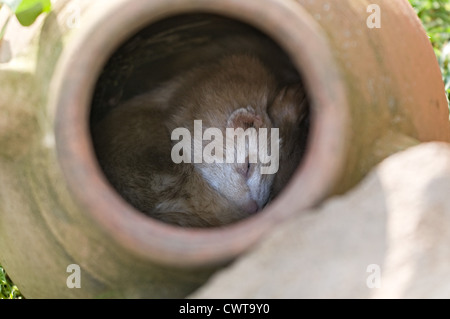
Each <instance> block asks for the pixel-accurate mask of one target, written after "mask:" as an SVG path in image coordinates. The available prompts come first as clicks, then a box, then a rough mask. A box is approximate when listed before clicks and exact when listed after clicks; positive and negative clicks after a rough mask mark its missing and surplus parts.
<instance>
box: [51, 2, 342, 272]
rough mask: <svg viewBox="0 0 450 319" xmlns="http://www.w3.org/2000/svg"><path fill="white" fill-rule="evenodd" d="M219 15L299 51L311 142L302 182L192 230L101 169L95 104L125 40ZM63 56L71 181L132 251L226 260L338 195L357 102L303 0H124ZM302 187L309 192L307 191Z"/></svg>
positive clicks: (61, 97) (62, 101) (206, 261)
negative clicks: (139, 203)
mask: <svg viewBox="0 0 450 319" xmlns="http://www.w3.org/2000/svg"><path fill="white" fill-rule="evenodd" d="M186 13H211V14H218V15H222V16H225V17H228V18H232V19H236V20H238V21H242V22H245V23H247V24H249V25H252V26H253V27H256V28H257V29H259V30H261V31H262V32H265V33H266V34H268V35H269V36H270V37H272V38H273V39H274V40H275V41H276V42H278V43H279V44H280V45H281V47H283V49H285V50H286V52H287V53H288V54H290V55H291V56H292V57H293V60H294V62H295V63H296V65H297V66H298V68H299V70H301V72H302V73H303V76H304V80H305V85H306V87H307V90H308V92H309V94H310V97H311V100H312V102H313V106H312V111H313V123H312V128H311V133H310V137H309V144H310V148H309V150H308V152H307V154H306V157H305V159H304V160H303V163H302V165H301V167H300V168H299V169H297V171H296V173H295V174H294V176H293V179H292V181H291V182H290V183H289V185H288V186H287V187H286V189H285V190H284V191H283V192H282V194H280V196H279V197H278V198H277V199H276V200H275V201H274V202H273V203H271V204H270V205H269V206H268V207H266V208H265V209H264V210H263V211H262V212H261V213H259V214H257V215H255V216H254V217H252V218H248V219H246V220H243V221H241V222H238V223H235V224H233V225H229V226H226V227H219V228H210V229H186V228H181V227H177V226H172V225H168V224H164V223H162V222H159V221H157V220H154V219H152V218H149V217H147V216H145V215H143V214H142V213H140V212H138V211H136V210H135V209H134V208H133V207H132V206H131V205H129V204H128V203H126V202H125V201H124V200H123V199H122V198H121V197H120V196H119V195H118V194H117V193H116V192H115V190H114V189H113V188H112V187H111V186H110V184H109V183H108V182H107V181H106V179H105V178H104V176H103V173H102V172H101V170H100V168H99V166H98V163H97V160H96V157H95V154H94V151H93V147H92V142H91V137H90V132H89V125H88V123H89V120H88V118H89V110H90V102H91V98H92V95H93V90H94V87H95V84H96V81H97V79H98V76H99V74H100V71H101V69H102V67H103V66H104V64H105V63H106V61H107V59H108V58H109V57H110V56H111V55H112V54H113V52H114V51H115V50H116V49H117V47H118V46H119V45H120V44H121V43H123V42H124V41H125V40H126V39H127V38H129V37H130V36H132V35H133V34H135V33H136V32H137V31H139V30H140V29H142V28H144V27H145V26H148V25H149V24H150V23H152V22H156V21H158V20H161V19H163V18H166V17H171V16H175V15H179V14H186ZM83 18H84V20H83V21H86V22H83V24H82V26H81V29H80V30H79V31H78V32H77V33H76V34H75V35H74V38H73V40H72V41H70V43H69V45H68V46H67V47H66V48H65V50H64V52H63V55H62V57H61V59H60V61H59V62H58V65H57V68H56V71H55V75H54V77H53V80H52V88H53V89H52V91H51V93H50V94H51V97H50V100H51V102H50V108H51V109H52V110H53V113H54V115H53V116H54V122H55V139H56V152H57V157H58V162H59V164H60V167H61V170H62V173H63V175H64V177H65V182H66V183H67V186H68V188H69V190H70V192H71V194H72V196H73V198H74V199H75V202H76V203H77V204H78V205H79V206H80V207H81V209H80V211H81V212H82V213H84V214H86V215H87V216H88V217H89V218H90V219H91V221H92V222H93V223H95V224H96V225H97V226H99V228H100V229H101V230H102V231H104V232H105V233H106V234H107V235H108V236H109V237H110V238H111V240H113V241H114V242H115V243H117V244H118V245H120V246H121V247H123V248H124V249H125V250H127V251H129V252H131V253H133V254H135V255H137V256H139V257H141V258H143V259H145V260H151V261H153V262H157V263H163V264H166V265H171V266H182V267H186V266H206V265H212V264H217V263H221V262H226V261H228V260H230V259H232V258H234V257H236V256H238V255H239V254H241V253H242V252H244V251H246V250H247V249H249V248H250V247H251V246H252V245H254V244H255V243H256V242H257V241H258V240H259V239H261V237H262V235H263V234H264V233H266V232H267V231H268V230H270V229H271V228H273V225H274V224H276V222H278V221H281V220H284V219H286V218H287V217H289V216H291V215H293V214H294V213H295V212H298V211H300V210H301V209H305V208H308V207H311V206H313V205H315V204H317V203H318V202H320V201H321V200H322V199H323V198H325V197H326V196H327V195H329V193H330V191H331V189H332V188H333V187H334V184H335V181H336V180H337V179H338V178H339V174H340V173H341V172H342V168H343V165H344V160H345V153H346V152H345V151H346V148H347V144H346V143H347V138H346V137H347V135H348V133H347V131H346V128H347V127H348V121H349V116H348V114H349V113H348V105H347V101H346V96H345V89H344V87H343V84H342V81H341V79H340V74H339V70H338V68H337V66H336V64H335V62H334V60H333V57H332V55H331V50H330V48H329V46H328V44H327V42H326V40H325V36H324V34H323V33H322V32H321V29H320V27H319V26H318V25H317V24H316V22H315V21H314V20H313V19H312V18H311V17H310V15H309V14H308V13H307V12H306V11H304V9H303V8H302V7H301V6H300V5H299V4H298V3H296V2H293V1H292V2H290V1H280V0H264V1H261V0H247V1H235V0H220V1H215V0H214V1H212V0H192V1H177V0H161V1H134V2H133V4H132V5H127V6H124V5H123V3H121V2H120V1H119V2H118V3H117V5H113V6H111V7H108V8H107V9H106V10H104V11H103V12H102V14H101V15H99V13H98V12H96V10H93V9H92V10H91V9H90V10H89V11H88V12H87V13H86V15H85V16H84V17H83ZM299 193H301V196H299Z"/></svg>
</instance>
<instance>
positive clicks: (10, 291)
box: [0, 266, 22, 299]
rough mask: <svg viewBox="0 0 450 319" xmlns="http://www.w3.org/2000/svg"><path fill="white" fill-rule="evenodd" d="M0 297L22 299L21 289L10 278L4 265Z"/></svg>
mask: <svg viewBox="0 0 450 319" xmlns="http://www.w3.org/2000/svg"><path fill="white" fill-rule="evenodd" d="M0 299H22V295H21V294H20V291H19V289H18V288H17V286H16V285H14V284H13V283H12V282H11V280H10V279H9V278H8V276H7V275H6V272H5V270H4V269H3V267H2V266H0Z"/></svg>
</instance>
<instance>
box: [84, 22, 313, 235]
mask: <svg viewBox="0 0 450 319" xmlns="http://www.w3.org/2000/svg"><path fill="white" fill-rule="evenodd" d="M302 82H303V81H302V76H301V75H300V74H299V72H298V71H297V68H296V67H294V64H293V62H292V61H291V60H290V58H289V56H288V54H286V53H285V52H284V51H283V49H281V47H279V46H278V45H277V44H276V43H275V42H274V41H273V40H272V39H271V38H270V37H268V36H266V35H265V34H263V33H261V32H260V31H259V30H257V29H255V28H253V27H251V26H249V25H247V24H244V23H242V22H238V21H237V20H233V19H230V18H225V17H222V16H218V15H214V14H204V13H199V14H184V15H179V16H173V17H169V18H166V19H163V20H160V21H158V22H156V23H152V24H151V25H149V26H147V27H146V28H144V29H142V30H141V31H139V32H138V33H136V34H135V35H133V36H132V37H131V38H129V39H128V40H127V41H126V42H124V43H123V44H122V45H121V46H120V47H119V48H118V49H117V50H116V51H115V52H114V53H113V54H112V55H111V56H110V58H109V61H108V62H107V64H106V65H105V67H104V68H103V70H102V72H101V74H100V76H99V78H98V81H97V84H96V86H95V91H94V95H93V99H92V105H91V111H90V128H91V134H92V139H93V144H94V148H95V152H96V156H97V159H98V162H99V164H100V166H101V168H102V170H103V172H104V174H105V177H106V178H107V179H108V181H109V183H110V184H111V185H112V186H113V187H114V188H115V189H116V191H117V192H118V193H119V194H120V195H121V196H122V197H123V198H124V199H125V200H126V201H127V202H128V203H129V204H131V205H132V206H134V207H135V208H136V209H137V210H139V211H141V212H143V213H145V214H146V215H149V216H151V217H154V218H156V219H159V220H162V221H164V222H168V223H171V224H176V225H179V226H185V227H209V226H222V225H226V224H231V223H234V222H237V221H239V220H242V219H245V218H246V217H248V216H253V215H255V213H256V214H257V213H258V212H259V211H261V210H263V209H264V207H265V206H266V205H268V204H269V203H270V202H271V201H272V200H274V199H275V198H276V197H277V196H278V195H279V194H280V193H281V192H282V190H283V188H284V186H285V185H286V184H288V182H289V180H290V178H291V176H293V175H294V172H295V171H296V169H297V167H298V166H299V165H300V163H301V162H302V159H303V156H304V154H305V153H306V148H307V141H308V135H309V131H310V129H309V123H310V113H311V112H310V99H309V97H308V94H307V90H306V88H305V86H304V85H303V83H302ZM226 128H229V129H234V130H233V131H231V130H229V131H227V129H226ZM239 129H242V131H240V130H239ZM264 129H267V130H264ZM231 132H234V134H236V136H231V140H232V141H233V143H231V144H227V143H228V142H229V141H230V137H229V135H228V133H230V134H231ZM242 132H244V134H243V135H240V134H242ZM241 138H242V139H241ZM240 141H242V143H241V144H239V143H240ZM264 145H266V147H264ZM229 146H232V148H233V149H234V150H235V155H236V156H235V157H233V161H232V163H227V162H228V161H229V158H228V157H227V156H228V154H227V150H228V149H229ZM277 154H278V156H277ZM239 156H241V157H239ZM230 159H231V158H230ZM221 160H222V161H223V163H220V161H221ZM211 162H212V163H211Z"/></svg>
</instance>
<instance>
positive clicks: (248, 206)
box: [243, 199, 259, 214]
mask: <svg viewBox="0 0 450 319" xmlns="http://www.w3.org/2000/svg"><path fill="white" fill-rule="evenodd" d="M243 208H244V210H245V212H247V213H248V214H254V213H256V212H257V211H258V210H259V206H258V204H257V203H256V202H255V201H254V200H253V199H250V200H249V201H248V202H247V203H245V205H244V207H243Z"/></svg>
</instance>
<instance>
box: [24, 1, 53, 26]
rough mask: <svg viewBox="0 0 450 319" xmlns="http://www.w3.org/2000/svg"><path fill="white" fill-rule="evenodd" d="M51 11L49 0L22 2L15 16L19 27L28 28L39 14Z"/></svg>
mask: <svg viewBox="0 0 450 319" xmlns="http://www.w3.org/2000/svg"><path fill="white" fill-rule="evenodd" d="M51 9H52V4H51V2H50V0H22V2H20V4H19V6H18V7H17V9H16V10H15V14H16V17H17V20H19V22H20V24H21V25H23V26H29V25H31V24H33V22H34V21H35V20H36V18H37V17H38V16H39V15H40V14H41V13H43V12H49V11H50V10H51Z"/></svg>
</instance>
